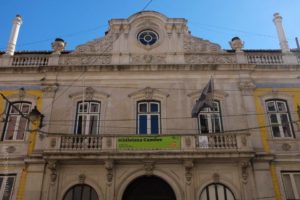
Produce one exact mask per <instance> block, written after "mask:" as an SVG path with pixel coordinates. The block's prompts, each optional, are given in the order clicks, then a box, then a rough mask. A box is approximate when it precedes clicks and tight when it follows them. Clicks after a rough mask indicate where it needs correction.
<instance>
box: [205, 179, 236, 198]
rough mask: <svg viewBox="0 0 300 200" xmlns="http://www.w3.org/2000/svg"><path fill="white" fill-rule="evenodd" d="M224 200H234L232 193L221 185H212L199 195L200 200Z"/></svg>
mask: <svg viewBox="0 0 300 200" xmlns="http://www.w3.org/2000/svg"><path fill="white" fill-rule="evenodd" d="M213 199H226V200H235V197H234V194H233V193H232V191H231V190H230V189H229V188H228V187H226V186H225V185H223V184H219V183H213V184H210V185H208V186H206V187H205V188H204V189H203V190H202V192H201V195H200V200H213Z"/></svg>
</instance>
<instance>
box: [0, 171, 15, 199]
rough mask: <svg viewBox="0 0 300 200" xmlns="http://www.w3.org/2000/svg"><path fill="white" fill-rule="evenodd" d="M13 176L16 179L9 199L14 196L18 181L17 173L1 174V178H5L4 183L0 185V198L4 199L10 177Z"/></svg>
mask: <svg viewBox="0 0 300 200" xmlns="http://www.w3.org/2000/svg"><path fill="white" fill-rule="evenodd" d="M11 177H12V178H14V180H13V184H12V186H11V192H10V196H9V198H8V200H11V199H12V196H13V192H14V186H15V182H16V175H15V174H0V178H3V180H2V184H1V185H0V199H3V196H4V192H5V188H6V184H7V180H8V178H11Z"/></svg>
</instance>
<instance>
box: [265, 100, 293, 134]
mask: <svg viewBox="0 0 300 200" xmlns="http://www.w3.org/2000/svg"><path fill="white" fill-rule="evenodd" d="M269 103H274V105H275V110H274V111H270V110H269V107H268V104H269ZM278 103H283V104H284V106H285V110H286V111H280V110H279V109H278ZM265 108H266V111H267V116H268V121H269V125H270V130H271V133H272V137H273V138H294V131H293V127H292V124H291V118H290V112H289V108H288V104H287V102H286V101H285V100H281V99H269V100H266V101H265ZM274 114H275V115H276V120H277V122H278V123H272V122H271V115H274ZM281 115H285V116H286V117H287V119H288V127H289V130H290V135H291V136H285V134H284V130H283V126H282V120H281ZM273 126H278V128H279V134H280V136H279V137H278V136H275V135H274V132H273V128H272V127H273Z"/></svg>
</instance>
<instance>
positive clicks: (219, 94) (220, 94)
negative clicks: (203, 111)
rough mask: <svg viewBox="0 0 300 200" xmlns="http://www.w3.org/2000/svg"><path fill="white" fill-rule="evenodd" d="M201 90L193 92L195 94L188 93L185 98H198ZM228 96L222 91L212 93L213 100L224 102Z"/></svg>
mask: <svg viewBox="0 0 300 200" xmlns="http://www.w3.org/2000/svg"><path fill="white" fill-rule="evenodd" d="M205 84H207V83H205ZM203 87H205V85H203ZM202 90H203V89H201V90H197V91H195V92H191V93H189V94H188V95H187V96H188V97H191V98H196V97H197V98H198V97H199V95H200V94H201V93H202ZM227 96H228V93H227V92H224V91H222V90H216V89H215V90H214V92H213V98H214V99H217V100H224V99H225V97H227Z"/></svg>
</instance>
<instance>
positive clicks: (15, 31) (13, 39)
mask: <svg viewBox="0 0 300 200" xmlns="http://www.w3.org/2000/svg"><path fill="white" fill-rule="evenodd" d="M21 24H22V18H21V16H20V15H17V16H16V18H15V19H14V21H13V26H12V29H11V33H10V37H9V41H8V45H7V49H6V53H5V54H6V55H9V56H13V55H14V53H15V49H16V44H17V39H18V35H19V30H20V26H21Z"/></svg>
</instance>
